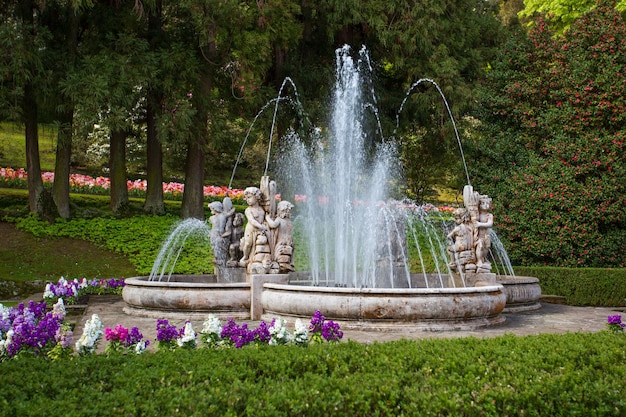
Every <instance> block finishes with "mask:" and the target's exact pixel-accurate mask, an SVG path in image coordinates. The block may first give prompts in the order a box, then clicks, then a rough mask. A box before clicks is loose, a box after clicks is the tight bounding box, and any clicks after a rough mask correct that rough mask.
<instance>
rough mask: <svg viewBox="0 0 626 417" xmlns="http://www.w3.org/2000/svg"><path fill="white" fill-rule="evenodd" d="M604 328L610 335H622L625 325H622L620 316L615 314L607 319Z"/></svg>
mask: <svg viewBox="0 0 626 417" xmlns="http://www.w3.org/2000/svg"><path fill="white" fill-rule="evenodd" d="M606 327H607V328H608V329H609V331H610V332H612V333H621V334H624V327H626V323H622V316H620V315H619V314H616V315H614V316H609V317H608V318H607V323H606Z"/></svg>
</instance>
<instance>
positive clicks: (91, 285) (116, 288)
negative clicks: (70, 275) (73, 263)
mask: <svg viewBox="0 0 626 417" xmlns="http://www.w3.org/2000/svg"><path fill="white" fill-rule="evenodd" d="M124 285H125V282H124V278H119V279H117V278H110V279H96V278H94V279H92V280H87V278H83V279H81V280H80V281H79V280H78V279H76V278H75V279H74V280H72V281H68V280H66V279H65V278H64V277H61V278H60V279H59V281H58V282H57V283H56V284H54V283H48V284H46V288H45V290H44V293H43V297H44V300H45V301H48V302H56V301H57V300H58V299H64V300H65V303H66V304H68V305H71V304H76V302H77V300H78V298H79V297H80V296H82V295H89V294H121V293H122V289H123V287H124Z"/></svg>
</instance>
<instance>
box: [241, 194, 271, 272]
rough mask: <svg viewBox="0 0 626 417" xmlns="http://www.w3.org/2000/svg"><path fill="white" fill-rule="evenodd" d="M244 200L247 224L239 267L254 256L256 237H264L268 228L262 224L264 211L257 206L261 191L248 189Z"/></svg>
mask: <svg viewBox="0 0 626 417" xmlns="http://www.w3.org/2000/svg"><path fill="white" fill-rule="evenodd" d="M243 194H244V198H245V199H246V203H248V207H247V208H246V210H245V215H246V218H247V219H248V223H247V224H246V227H245V229H244V235H243V238H242V239H241V250H242V252H243V257H242V258H241V259H240V260H239V265H240V266H243V267H245V266H247V265H248V262H249V261H250V257H251V256H253V255H254V253H255V251H254V249H255V245H256V242H257V237H258V236H260V235H264V234H265V232H267V231H268V227H267V226H266V225H264V224H263V222H264V221H265V210H264V209H263V207H261V206H260V205H259V201H260V200H261V190H260V189H258V188H257V187H248V188H246V189H245V190H244V193H243Z"/></svg>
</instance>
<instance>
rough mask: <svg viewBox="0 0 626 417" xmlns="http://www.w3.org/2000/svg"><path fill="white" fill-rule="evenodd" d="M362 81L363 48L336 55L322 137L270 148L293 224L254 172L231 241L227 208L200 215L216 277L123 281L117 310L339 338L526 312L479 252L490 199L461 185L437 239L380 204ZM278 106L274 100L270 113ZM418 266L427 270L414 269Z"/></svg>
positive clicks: (433, 228)
mask: <svg viewBox="0 0 626 417" xmlns="http://www.w3.org/2000/svg"><path fill="white" fill-rule="evenodd" d="M367 71H371V67H370V64H369V59H368V57H367V54H366V51H365V50H364V49H363V50H361V52H360V59H359V60H357V61H356V62H355V61H354V60H353V58H352V57H351V55H350V50H349V48H348V47H344V48H340V49H338V50H337V77H336V86H335V90H334V101H333V109H334V110H333V114H332V119H331V128H330V132H329V134H328V138H326V139H324V140H321V141H315V140H312V141H311V140H309V141H308V143H305V141H304V140H301V139H300V138H299V137H298V136H297V135H295V134H292V135H291V136H290V138H289V140H288V141H287V142H288V144H289V146H286V147H284V149H282V150H281V158H280V160H279V163H278V166H279V167H280V169H279V172H278V175H279V176H280V177H282V180H283V183H284V184H288V185H289V187H290V189H292V190H298V192H299V193H303V194H304V195H305V196H306V203H301V204H299V205H298V206H297V207H296V211H297V213H298V215H297V216H296V217H295V218H294V219H293V224H292V219H291V213H292V209H294V205H293V204H291V203H290V202H287V201H281V202H280V203H278V204H277V199H276V195H277V186H276V183H275V182H274V181H271V180H270V178H269V176H267V165H266V173H265V175H264V176H263V177H262V179H261V183H260V184H259V187H249V188H247V189H246V190H245V198H246V202H247V204H248V207H247V208H246V210H245V217H246V218H247V222H246V226H245V229H243V230H242V227H241V221H240V220H241V219H239V220H238V221H236V220H235V216H236V213H235V210H234V209H233V207H232V203H231V202H230V199H228V198H227V199H225V200H224V202H223V203H211V205H212V206H211V205H210V208H211V212H212V216H211V218H210V222H211V225H212V228H211V232H210V235H211V244H212V245H211V246H212V248H213V252H214V257H215V269H216V274H215V275H212V276H183V277H178V276H169V277H168V279H167V281H163V279H162V277H161V278H160V279H158V280H156V279H154V277H153V278H152V279H150V278H146V277H139V278H131V279H128V280H126V287H125V289H124V293H123V297H124V300H125V301H126V303H127V308H126V310H125V311H126V312H127V313H129V314H141V315H151V316H158V317H162V316H164V315H168V316H172V315H178V316H185V317H195V316H206V315H207V314H208V313H209V312H210V313H213V314H217V315H218V316H223V317H233V318H251V319H254V320H258V319H264V320H271V319H272V318H274V317H281V318H291V317H310V316H312V315H313V314H314V312H315V311H316V310H320V311H322V312H323V313H324V315H325V316H326V317H327V318H329V319H332V320H335V321H337V322H340V323H341V324H342V326H343V327H344V328H358V329H371V330H373V329H395V328H402V327H407V328H415V329H426V330H454V329H476V328H480V327H483V326H489V325H494V324H499V323H502V322H503V321H504V320H505V317H504V316H503V315H501V314H500V313H502V311H503V310H504V309H505V306H507V304H509V305H510V307H511V308H515V309H516V310H515V311H523V310H527V309H534V308H537V306H538V303H537V300H538V298H539V295H540V288H539V286H538V284H537V280H536V279H535V278H521V279H512V278H511V277H504V278H503V277H502V276H499V275H498V274H496V273H494V272H492V271H491V269H492V265H491V261H490V259H493V258H494V255H493V249H500V248H499V247H498V248H496V247H495V246H494V247H492V241H494V240H495V239H494V232H493V230H492V226H493V215H492V214H491V211H490V209H491V199H489V197H487V196H484V195H480V194H479V193H478V192H476V191H474V189H473V187H472V186H471V185H470V184H469V176H468V185H467V186H466V187H465V189H464V204H465V207H463V208H459V209H457V211H456V212H455V213H454V214H455V227H454V228H453V229H451V230H450V228H449V227H448V231H447V233H446V234H444V235H443V237H442V235H441V228H442V226H446V227H447V225H448V223H447V222H445V221H443V220H442V216H441V213H439V212H438V211H437V210H436V208H433V207H432V206H418V205H416V204H414V203H412V202H408V201H396V200H392V199H390V198H389V196H388V193H387V192H388V189H389V183H390V179H392V178H394V177H393V175H394V174H396V173H398V172H399V167H398V166H397V163H398V162H397V161H398V158H396V157H395V149H394V146H393V144H392V143H383V144H382V145H379V146H377V147H375V148H374V149H372V148H371V147H370V148H368V146H366V145H367V143H366V142H367V141H368V137H367V134H366V133H365V131H364V128H363V126H362V124H363V118H364V113H365V112H366V111H368V110H372V114H373V116H374V117H376V120H377V114H376V106H375V101H374V100H373V97H374V95H373V93H372V99H371V100H367V99H366V98H365V97H364V93H363V92H362V88H361V87H362V85H363V84H364V81H363V77H364V76H365V73H366V72H367ZM422 81H428V82H431V83H432V84H433V85H435V86H436V87H437V89H438V91H439V93H440V94H441V96H442V98H443V99H444V102H445V97H443V94H442V93H441V90H440V89H439V88H438V86H437V85H436V83H434V81H432V80H425V79H423V80H420V81H418V83H419V82H422ZM418 83H416V84H414V86H412V87H411V90H412V89H413V88H414V87H415V86H416V85H417V84H418ZM294 87H295V86H294ZM411 90H409V93H407V97H408V94H410V92H411ZM281 93H282V88H281ZM281 99H282V97H281V96H280V94H279V97H278V99H276V106H278V103H279V102H280V101H281ZM405 100H406V99H405ZM403 104H404V102H403ZM445 104H446V107H447V108H448V112H449V107H448V106H447V102H445ZM401 109H402V106H401ZM401 109H400V111H401ZM275 112H276V111H275ZM450 116H451V114H450ZM255 120H256V119H255ZM452 120H453V119H452ZM378 126H379V131H381V130H382V129H380V122H378ZM455 130H456V128H455ZM381 134H382V131H381ZM318 139H319V137H318ZM457 140H458V134H457ZM459 147H460V140H459ZM461 152H462V151H461ZM268 162H269V153H268ZM463 162H464V163H465V161H463ZM465 171H466V174H467V168H466V169H465ZM396 175H397V174H396ZM300 198H301V199H302V197H300ZM238 215H239V216H241V214H240V213H239V214H238ZM234 224H237V225H238V226H239V228H238V229H237V228H236V227H234V226H233V225H234ZM294 227H295V228H298V230H300V232H301V234H302V235H303V240H302V242H301V244H302V245H303V246H304V247H305V248H306V253H307V259H308V267H307V271H295V268H294V265H293V261H294V259H293V254H294V243H293V239H292V230H293V228H294ZM236 229H237V230H236ZM234 236H237V237H239V236H241V239H240V240H239V239H236V238H233V237H234ZM420 241H426V242H428V243H427V245H424V244H423V243H420ZM498 242H499V241H498ZM299 243H300V241H299ZM409 252H417V254H418V256H419V258H420V262H419V264H421V265H422V271H421V273H419V272H418V273H416V272H414V271H412V269H414V268H412V267H411V257H410V256H409ZM425 257H428V259H430V260H431V262H433V263H434V271H435V272H432V271H427V269H426V267H425V266H424V263H425V262H424V259H425ZM503 282H504V283H503ZM505 284H506V285H505ZM522 287H523V288H522ZM520 288H521V289H520ZM511 311H513V310H511Z"/></svg>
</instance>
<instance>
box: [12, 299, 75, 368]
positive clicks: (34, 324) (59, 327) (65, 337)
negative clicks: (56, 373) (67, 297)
mask: <svg viewBox="0 0 626 417" xmlns="http://www.w3.org/2000/svg"><path fill="white" fill-rule="evenodd" d="M62 303H63V302H62V301H61V302H60V304H59V305H55V308H54V309H53V310H52V311H48V309H47V305H46V303H45V302H41V303H35V302H34V301H29V302H28V304H27V305H25V304H24V303H20V304H19V305H18V306H17V307H11V308H6V307H4V306H3V305H2V304H0V361H2V360H4V359H9V358H13V357H16V356H18V355H20V354H27V353H30V354H35V355H36V354H48V353H49V352H50V351H52V349H53V348H54V347H55V346H56V345H57V344H58V345H60V347H61V348H63V349H65V348H68V347H69V346H70V344H71V342H72V331H71V330H70V329H69V328H68V326H64V325H63V320H64V319H65V309H64V308H63V304H62Z"/></svg>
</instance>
